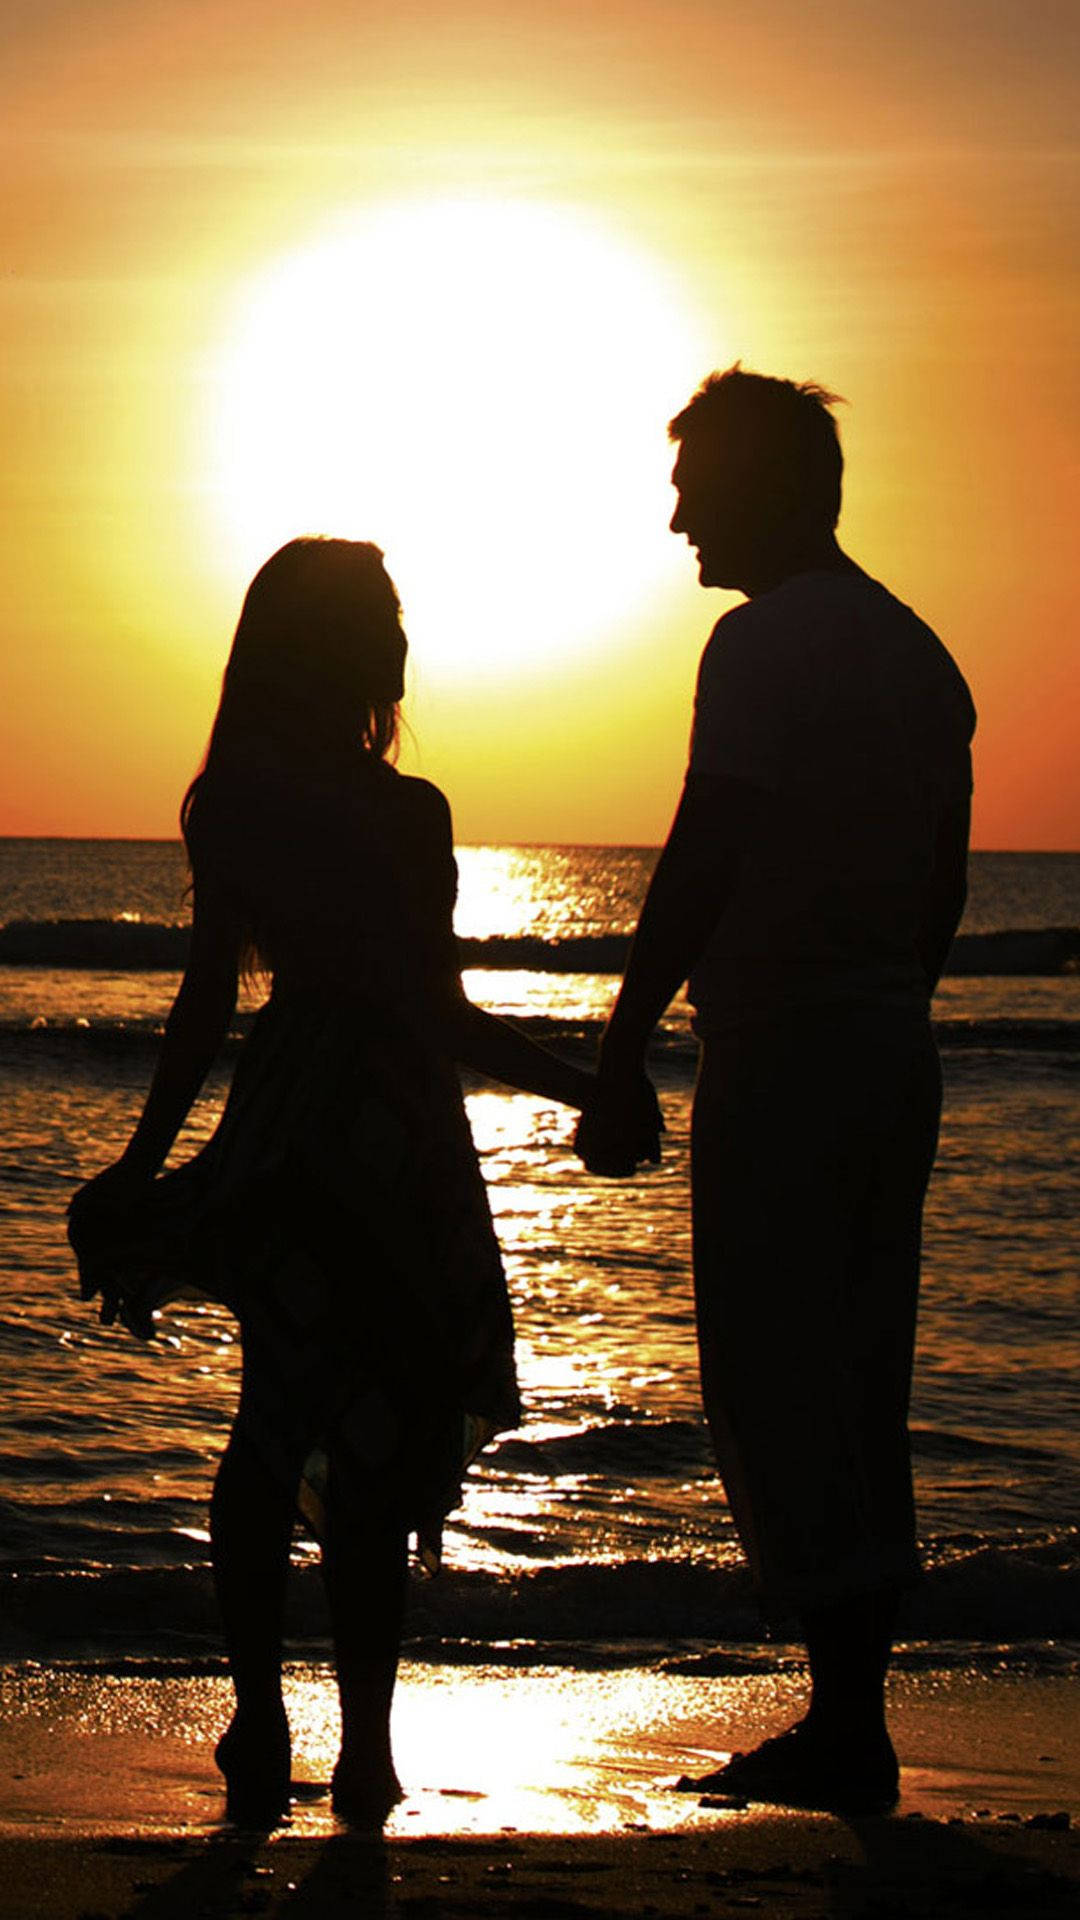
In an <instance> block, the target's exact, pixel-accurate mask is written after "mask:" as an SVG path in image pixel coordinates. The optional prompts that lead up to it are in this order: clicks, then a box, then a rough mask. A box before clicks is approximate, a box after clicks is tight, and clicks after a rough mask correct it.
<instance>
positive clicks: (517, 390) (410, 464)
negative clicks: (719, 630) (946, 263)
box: [207, 198, 717, 680]
mask: <svg viewBox="0 0 1080 1920" xmlns="http://www.w3.org/2000/svg"><path fill="white" fill-rule="evenodd" d="M709 357H710V356H709V350H708V348H707V347H706V346H705V345H704V344H703V337H702V334H701V332H700V330H699V329H698V327H697V326H696V325H695V323H694V320H693V318H692V316H691V314H690V313H689V311H688V309H687V306H686V303H685V300H684V299H683V297H682V296H681V294H680V292H679V290H678V289H677V287H676V285H675V283H674V281H673V280H672V279H671V278H669V277H668V276H667V274H666V272H665V269H664V267H663V265H662V263H661V262H659V261H658V260H656V259H654V258H652V257H650V256H649V255H648V254H646V253H645V252H644V251H642V250H640V249H637V248H635V247H634V246H632V245H630V244H629V243H628V242H626V241H625V240H623V239H621V238H620V237H619V236H618V235H616V234H615V233H614V232H613V231H612V230H611V229H609V228H607V227H605V226H604V225H603V224H602V223H600V222H599V221H597V220H595V219H593V218H590V217H587V216H586V215H584V214H582V213H580V212H578V211H575V210H571V209H567V208H564V207H561V206H556V205H549V204H542V203H535V202H531V201H506V200H496V199H490V198H475V199H454V200H427V201H422V202H419V201H417V202H411V203H409V202H404V203H398V204H394V205H387V206H384V207H381V208H374V209H371V210H369V211H367V212H364V213H357V214H353V215H351V216H350V217H348V218H346V219H342V220H339V221H337V222H336V223H335V224H334V225H333V226H332V227H331V228H329V229H327V230H325V231H324V232H323V233H322V234H321V235H320V236H319V237H318V238H316V239H314V240H313V241H312V242H311V243H310V244H309V245H307V246H304V247H302V248H300V249H299V250H297V251H296V252H294V253H291V254H289V255H288V256H286V257H285V258H283V259H279V260H278V261H276V262H275V263H274V265H273V266H271V267H269V268H268V269H267V270H266V271H265V272H263V273H262V274H260V275H258V276H257V277H256V278H255V279H254V280H253V281H251V282H249V283H248V284H247V286H246V287H245V288H244V289H243V292H242V294H241V296H240V298H239V300H238V302H237V304H236V307H235V309H234V311H233V314H232V316H231V320H230V324H229V325H228V327H227V329H226V333H225V337H224V340H223V343H222V345H221V347H220V349H219V351H218V353H217V355H216V357H215V360H214V363H213V365H212V367H211V370H210V372H211V378H210V383H209V386H210V393H211V395H212V403H211V417H210V421H209V428H208V431H209V439H210V445H209V449H208V464H209V468H210V473H209V475H208V479H209V486H208V488H207V497H208V500H209V502H210V504H211V508H212V512H213V516H214V524H215V526H216V527H217V528H218V529H219V531H220V533H221V535H222V538H223V541H224V545H225V554H224V559H225V564H226V565H227V566H228V567H229V568H230V569H236V570H239V571H241V572H242V573H243V574H244V575H245V576H246V575H249V574H250V573H251V572H252V571H254V569H255V567H256V566H257V565H258V564H259V562H260V561H261V560H262V559H263V558H265V556H266V555H267V554H268V553H269V552H271V551H272V550H273V548H274V547H275V546H277V545H279V544H280V542H281V541H282V540H284V539H287V538H288V537H290V536H291V535H293V534H295V533H301V532H325V533H341V534H347V535H351V536H353V537H358V538H370V539H374V540H376V541H378V543H379V545H380V546H382V547H383V548H384V549H385V551H386V554H387V561H388V564H389V566H390V569H391V571H392V573H393V574H394V576H395V578H396V580H397V583H398V587H399V589H400V592H401V595H402V599H403V602H404V606H405V617H406V625H407V627H408V631H409V634H410V638H411V640H412V643H413V651H414V657H415V658H416V659H417V660H418V661H419V663H420V667H421V671H422V672H423V673H424V675H425V677H431V678H436V679H438V678H443V679H447V678H449V679H454V680H461V679H467V678H469V677H470V676H472V675H473V674H478V673H483V674H485V675H492V674H496V675H502V674H506V675H508V676H512V675H516V674H518V673H520V672H522V671H529V670H536V669H539V668H541V667H544V666H546V665H547V663H548V662H549V661H550V659H551V658H552V657H553V656H557V655H562V656H564V657H565V655H566V654H567V653H568V652H571V651H573V650H575V649H578V648H581V647H583V646H590V647H591V646H595V645H600V644H603V642H604V641H605V639H609V638H610V637H612V636H613V635H614V634H615V633H617V631H618V630H619V627H620V624H621V622H623V621H624V620H625V619H626V618H627V616H628V615H629V614H630V613H631V612H632V611H635V610H641V609H642V607H643V605H644V603H646V602H647V601H648V600H649V598H650V597H651V596H652V594H653V593H654V592H655V591H656V590H657V588H658V587H659V585H660V584H661V583H662V582H663V581H664V580H665V579H670V578H672V577H673V572H674V571H677V565H676V563H677V556H675V555H673V554H672V553H671V552H670V551H669V549H670V548H671V547H672V545H673V543H672V542H671V540H670V537H669V536H667V535H666V532H665V529H666V523H667V518H668V514H669V512H670V491H669V488H668V484H667V477H668V466H669V462H668V455H667V449H666V445H665V426H666V422H667V419H668V418H669V416H670V414H671V413H672V412H673V411H674V410H675V409H676V408H677V407H678V406H679V405H680V404H681V403H682V401H683V400H684V399H685V398H686V395H687V392H688V391H689V390H690V388H691V387H692V386H693V385H694V384H695V383H696V381H697V380H698V379H699V378H700V375H701V373H702V372H703V371H704V369H705V367H706V365H707V364H708V363H709ZM712 357H713V359H715V358H716V357H717V348H716V343H715V341H714V342H713V352H712Z"/></svg>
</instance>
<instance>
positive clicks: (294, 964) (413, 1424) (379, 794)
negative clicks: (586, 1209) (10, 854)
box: [72, 762, 519, 1566]
mask: <svg viewBox="0 0 1080 1920" xmlns="http://www.w3.org/2000/svg"><path fill="white" fill-rule="evenodd" d="M251 791H252V782H251V781H250V779H248V780H246V781H245V782H244V785H243V788H242V789H239V790H238V789H235V788H234V790H233V791H232V793H229V794H227V793H224V792H221V791H219V792H217V793H215V794H210V793H207V794H206V795H205V796H204V797H203V805H202V806H201V808H200V817H199V831H198V833H197V835H195V836H193V838H194V848H193V851H194V867H195V884H196V888H197V889H198V887H199V886H200V884H201V882H202V880H203V878H204V876H206V875H208V874H209V876H210V878H211V882H212V884H214V885H217V886H220V887H221V888H223V889H225V890H228V891H230V892H231V894H232V896H233V897H240V898H241V899H242V900H243V902H244V905H245V908H246V911H247V912H248V914H249V915H250V917H251V920H252V922H253V924H254V925H255V927H256V929H257V934H258V938H259V942H260V947H261V949H262V951H263V952H265V953H267V954H268V955H269V956H270V957H271V959H272V962H273V985H272V990H271V993H270V997H269V999H268V1001H267V1002H266V1004H265V1005H264V1006H263V1007H262V1009H261V1010H260V1011H259V1013H258V1014H257V1015H256V1016H255V1019H254V1023H253V1026H252V1029H251V1032H250V1035H249V1037H248V1038H247V1039H246V1041H245V1042H244V1045H243V1048H242V1051H241V1055H240V1058H239V1061H238V1064H237V1068H236V1072H235V1075H234V1078H233V1083H232V1088H231V1091H230V1093H229V1097H228V1101H227V1103H226V1106H225V1110H224V1113H223V1115H222V1118H221V1121H220V1123H219V1125H218V1127H217V1130H216V1131H215V1133H214V1135H213V1136H212V1138H211V1140H210V1141H209V1142H208V1144H207V1145H206V1146H205V1147H204V1148H203V1150H202V1151H201V1152H200V1153H199V1154H198V1155H196V1156H195V1158H193V1159H192V1160H190V1161H189V1162H187V1163H186V1164H185V1165H183V1166H181V1167H179V1168H177V1169H176V1170H175V1171H172V1172H168V1173H165V1174H162V1175H160V1176H159V1177H158V1179H156V1180H155V1181H154V1182H153V1183H152V1184H151V1185H150V1187H149V1188H148V1190H147V1193H146V1197H145V1199H144V1200H143V1201H141V1202H140V1203H139V1204H138V1205H137V1206H135V1207H134V1208H132V1209H130V1210H128V1211H125V1213H124V1215H123V1216H122V1217H118V1216H115V1215H114V1216H112V1217H107V1216H105V1215H100V1216H96V1215H95V1214H94V1213H93V1212H92V1211H91V1212H89V1213H88V1214H87V1216H86V1218H85V1220H83V1221H81V1222H80V1220H79V1218H78V1215H77V1214H76V1219H75V1221H74V1222H73V1230H72V1237H73V1243H74V1245H75V1249H76V1253H77V1255H78V1257H79V1263H80V1272H81V1278H82V1285H83V1291H84V1294H87V1295H88V1294H90V1293H94V1292H99V1291H100V1292H101V1293H102V1294H103V1296H104V1302H105V1304H104V1307H103V1312H104V1313H105V1314H106V1315H107V1316H108V1317H111V1316H112V1314H113V1313H114V1312H118V1313H119V1315H120V1317H121V1318H123V1320H124V1321H125V1322H126V1324H127V1325H128V1326H130V1327H131V1328H132V1330H133V1331H134V1332H136V1333H140V1334H142V1335H149V1334H150V1333H151V1332H152V1330H153V1318H152V1316H153V1313H154V1311H155V1310H156V1309H157V1308H158V1307H160V1306H162V1305H164V1304H165V1303H167V1302H168V1301H169V1300H171V1299H175V1298H177V1297H179V1296H180V1295H182V1294H185V1293H190V1292H192V1291H198V1292H200V1293H203V1294H205V1295H208V1296H210V1297H211V1298H213V1299H216V1300H220V1301H222V1302H224V1303H225V1304H226V1305H227V1306H229V1307H230V1308H231V1309H232V1310H233V1311H234V1312H235V1313H236V1315H237V1317H238V1319H239V1321H240V1325H241V1331H242V1337H243V1345H244V1355H245V1369H244V1390H243V1393H242V1396H241V1404H240V1411H239V1414H238V1417H237V1428H236V1430H237V1432H238V1434H241V1435H242V1436H243V1437H244V1439H245V1440H246V1441H248V1442H250V1443H251V1444H252V1445H254V1446H255V1447H256V1448H257V1449H258V1452H259V1454H260V1456H261V1458H262V1459H263V1461H264V1463H265V1465H266V1466H267V1467H268V1469H269V1470H270V1471H271V1472H272V1473H273V1474H274V1476H275V1477H276V1478H278V1479H279V1480H281V1481H283V1482H285V1483H287V1484H288V1485H289V1486H290V1488H292V1489H296V1487H297V1481H298V1479H299V1480H300V1486H299V1491H298V1501H299V1505H300V1507H301V1511H302V1512H303V1514H304V1515H305V1517H306V1519H307V1521H308V1523H309V1525H310V1526H311V1528H312V1530H313V1531H314V1532H315V1533H316V1535H317V1536H318V1535H319V1534H320V1533H321V1530H322V1524H323V1508H324V1496H325V1482H326V1475H327V1472H328V1471H330V1472H331V1473H332V1474H333V1476H334V1480H335V1487H336V1488H337V1487H342V1488H344V1489H345V1496H344V1497H345V1500H346V1503H347V1504H351V1503H352V1502H353V1501H355V1502H356V1503H357V1506H358V1509H359V1510H361V1511H367V1512H369V1513H370V1512H371V1511H373V1510H375V1511H378V1512H380V1513H384V1514H388V1515H390V1516H392V1517H394V1518H396V1519H397V1520H399V1521H400V1522H401V1523H402V1524H403V1525H404V1526H405V1527H406V1528H407V1529H408V1530H409V1531H410V1532H415V1533H416V1534H417V1537H418V1542H419V1548H420V1553H421V1557H422V1559H423V1560H424V1561H425V1563H426V1564H427V1565H429V1566H434V1565H437V1563H438V1553H439V1541H440V1536H441V1527H442V1522H443V1519H444V1517H445V1515H446V1514H447V1513H448V1512H449V1511H450V1510H451V1509H452V1508H453V1507H454V1506H456V1505H457V1503H458V1500H459V1498H460V1490H461V1475H462V1472H463V1469H464V1466H465V1464H467V1461H468V1459H469V1458H471V1457H472V1455H473V1454H474V1453H475V1452H476V1451H477V1450H478V1448H479V1446H481V1445H482V1444H483V1443H484V1441H485V1440H486V1439H487V1438H489V1437H490V1436H491V1434H492V1433H494V1432H495V1431H497V1430H499V1429H504V1428H506V1427H512V1426H515V1425H516V1424H517V1423H518V1419H519V1403H518V1397H517V1388H516V1382H515V1377H514V1363H513V1327H512V1321H511V1315H510V1307H509V1301H508V1297H507V1292H506V1284H505V1279H504V1275H503V1269H502V1263H501V1259H500V1255H499V1249H498V1244H497V1242H496V1239H495V1234H494V1229H493V1227H492V1223H491V1215H490V1211H489V1208H488V1204H487V1196H486V1192H485V1189H484V1183H483V1179H482V1177H481V1174H480V1169H479V1165H478V1162H477V1157H476V1152H475V1148H474V1146H473V1142H472V1137H471V1134H470V1132H469V1125H468V1120H467V1116H466V1113H465V1108H464V1103H463V1099H462V1094H461V1087H460V1083H459V1080H458V1076H457V1071H456V1068H455V1066H454V1062H453V1060H452V1058H451V1057H450V1054H449V1052H448V1051H447V1046H446V1041H445V1038H444V1034H445V1017H443V1018H442V1019H440V1008H442V1010H443V1015H445V1009H446V1006H447V1004H448V999H447V996H448V993H449V992H450V991H452V988H453V983H454V980H455V978H456V971H455V964H454V951H453V935H452V925H451V919H452V909H453V898H454V888H455V870H454V865H453V855H452V850H451V846H450V836H449V821H448V816H447V815H446V811H445V805H444V803H443V802H442V800H441V797H439V796H436V795H434V793H433V790H432V789H431V788H428V787H426V785H425V784H424V783H423V782H419V781H412V780H405V779H402V778H401V777H400V776H398V775H397V774H395V773H394V772H393V770H392V769H391V768H388V767H386V766H385V765H383V764H382V763H381V762H371V763H363V762H362V763H361V764H360V765H359V766H358V767H356V768H355V769H354V770H353V772H352V774H351V776H350V780H349V783H348V788H347V793H346V795H345V797H344V799H343V794H342V788H341V785H340V783H335V784H334V785H333V786H332V787H330V786H327V787H324V788H319V787H318V786H315V785H311V786H309V787H308V788H307V789H305V791H304V792H303V794H302V796H301V798H300V799H299V801H298V797H297V793H296V789H295V786H294V785H291V786H290V787H289V788H288V789H285V788H284V787H283V786H282V785H281V783H280V782H279V781H276V780H275V779H274V777H273V774H272V770H265V769H264V770H263V777H262V778H261V779H260V780H259V782H258V786H257V791H258V806H257V809H255V808H253V807H252V804H251V801H250V799H249V797H248V796H249V794H250V793H251ZM339 1498H340V1496H339V1495H338V1494H335V1500H338V1499H339Z"/></svg>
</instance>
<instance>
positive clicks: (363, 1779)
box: [330, 1754, 405, 1833]
mask: <svg viewBox="0 0 1080 1920" xmlns="http://www.w3.org/2000/svg"><path fill="white" fill-rule="evenodd" d="M404 1797H405V1795H404V1793H403V1791H402V1786H401V1781H400V1780H399V1779H398V1777H397V1771H396V1769H395V1766H394V1763H393V1760H392V1759H391V1758H390V1756H389V1754H388V1755H387V1756H386V1758H385V1759H384V1760H382V1761H379V1762H373V1761H372V1760H371V1758H370V1756H368V1757H365V1758H363V1759H356V1760H353V1759H346V1757H345V1755H344V1754H342V1756H341V1758H340V1759H339V1760H338V1763H337V1766H336V1767H335V1768H334V1771H333V1775H332V1777H331V1781H330V1804H331V1806H332V1807H333V1809H334V1812H335V1813H336V1814H339V1815H340V1817H341V1819H342V1820H347V1821H348V1823H349V1825H350V1826H351V1827H360V1828H363V1829H365V1830H366V1831H368V1832H372V1833H378V1832H381V1831H382V1828H383V1826H384V1824H385V1822H386V1819H387V1816H388V1815H389V1814H390V1813H391V1812H392V1810H393V1808H394V1807H396V1806H397V1804H398V1801H399V1800H403V1799H404Z"/></svg>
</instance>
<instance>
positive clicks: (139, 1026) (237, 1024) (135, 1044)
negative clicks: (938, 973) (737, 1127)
mask: <svg viewBox="0 0 1080 1920" xmlns="http://www.w3.org/2000/svg"><path fill="white" fill-rule="evenodd" d="M506 1017H508V1018H509V1019H510V1022H511V1024H512V1025H513V1026H515V1027H517V1028H519V1029H520V1030H521V1031H522V1032H523V1033H525V1034H527V1035H528V1036H529V1038H530V1039H533V1040H537V1041H539V1042H541V1043H550V1044H552V1045H554V1046H557V1047H560V1048H565V1049H569V1050H570V1051H571V1052H573V1051H576V1050H581V1051H582V1052H583V1053H587V1054H588V1057H589V1058H590V1059H591V1058H592V1055H593V1054H594V1052H595V1049H596V1044H597V1042H598V1040H599V1038H600V1035H601V1033H602V1031H603V1027H604V1022H603V1021H602V1020H599V1019H597V1020H588V1019H578V1018H575V1017H573V1016H570V1017H560V1016H558V1015H551V1014H522V1013H517V1012H515V1013H513V1014H512V1015H509V1016H506ZM252 1018H253V1016H252V1015H250V1014H248V1015H245V1014H243V1013H240V1014H238V1015H237V1016H236V1018H235V1020H234V1024H233V1030H232V1032H231V1033H230V1035H229V1037H228V1040H227V1041H226V1043H225V1047H224V1052H225V1053H228V1052H230V1051H235V1050H236V1048H237V1047H238V1046H239V1045H240V1042H241V1041H242V1039H243V1037H244V1035H245V1033H246V1032H247V1031H248V1029H249V1027H250V1024H251V1019H252ZM162 1027H163V1021H162V1018H161V1016H160V1015H159V1014H146V1015H137V1014H133V1015H131V1016H125V1017H122V1018H115V1017H111V1016H109V1015H103V1016H101V1017H98V1016H91V1017H87V1016H85V1015H80V1016H77V1017H73V1018H72V1017H63V1016H57V1015H50V1016H47V1017H46V1016H44V1015H36V1016H34V1017H33V1018H27V1017H25V1016H24V1017H23V1018H21V1019H18V1018H17V1019H11V1018H7V1019H3V1018H0V1065H7V1066H9V1067H12V1068H15V1069H19V1068H20V1067H32V1066H45V1065H47V1064H48V1063H50V1062H51V1063H53V1064H55V1065H57V1066H59V1067H62V1068H64V1069H65V1070H70V1069H77V1068H78V1067H79V1066H80V1065H82V1066H84V1067H86V1068H87V1069H88V1070H91V1071H92V1070H93V1067H94V1065H95V1063H97V1062H107V1063H109V1064H116V1063H117V1062H119V1061H122V1060H123V1059H124V1058H125V1057H128V1056H135V1057H138V1058H141V1056H143V1055H145V1054H147V1053H151V1052H153V1051H155V1050H156V1048H157V1047H158V1046H159V1044H160V1041H161V1034H162ZM934 1034H935V1037H936V1039H937V1042H938V1045H939V1046H940V1047H943V1048H948V1049H950V1050H952V1049H963V1050H966V1051H976V1052H977V1051H980V1050H981V1051H984V1052H988V1053H1012V1052H1024V1053H1032V1052H1035V1053H1057V1054H1072V1053H1076V1052H1077V1051H1080V1020H1045V1019H1031V1020H1017V1019H1011V1018H994V1017H978V1016H976V1017H971V1018H967V1017H962V1018H945V1019H940V1020H935V1021H934ZM697 1055H698V1043H697V1041H696V1039H695V1038H694V1036H693V1034H692V1033H691V1032H690V1031H689V1029H688V1028H687V1027H678V1026H675V1025H671V1026H667V1027H664V1028H661V1029H660V1030H659V1031H658V1032H657V1034H656V1036H655V1038H654V1041H653V1043H652V1057H653V1060H654V1062H656V1063H657V1064H659V1063H661V1062H665V1061H666V1062H667V1064H668V1065H669V1066H670V1067H671V1068H672V1069H674V1070H677V1071H678V1070H681V1069H683V1068H685V1069H686V1070H687V1071H692V1070H693V1067H694V1064H695V1063H696V1060H697Z"/></svg>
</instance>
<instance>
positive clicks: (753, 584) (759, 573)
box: [740, 533, 859, 600]
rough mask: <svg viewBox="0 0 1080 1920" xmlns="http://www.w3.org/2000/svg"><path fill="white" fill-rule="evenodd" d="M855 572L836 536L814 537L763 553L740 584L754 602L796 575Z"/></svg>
mask: <svg viewBox="0 0 1080 1920" xmlns="http://www.w3.org/2000/svg"><path fill="white" fill-rule="evenodd" d="M858 572H859V568H858V567H857V566H856V564H855V562H854V560H850V559H849V558H848V556H847V554H846V553H845V552H844V550H843V548H842V547H841V546H840V544H839V542H838V541H837V538H836V535H835V534H833V533H829V534H825V535H821V534H817V535H814V536H813V537H811V538H808V539H806V540H798V541H791V542H789V543H787V544H785V546H784V547H783V548H782V549H777V550H776V551H774V552H772V553H767V554H762V556H761V558H760V561H759V563H758V565H757V566H755V568H754V573H753V577H752V579H751V578H748V579H747V580H745V581H743V582H741V583H740V584H741V589H742V592H743V593H745V595H746V597H747V599H748V600H753V599H754V598H755V596H756V595H757V594H759V593H771V592H772V589H773V588H774V587H782V586H783V584H784V582H785V580H794V578H795V576H796V574H800V573H858Z"/></svg>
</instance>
